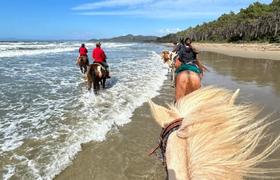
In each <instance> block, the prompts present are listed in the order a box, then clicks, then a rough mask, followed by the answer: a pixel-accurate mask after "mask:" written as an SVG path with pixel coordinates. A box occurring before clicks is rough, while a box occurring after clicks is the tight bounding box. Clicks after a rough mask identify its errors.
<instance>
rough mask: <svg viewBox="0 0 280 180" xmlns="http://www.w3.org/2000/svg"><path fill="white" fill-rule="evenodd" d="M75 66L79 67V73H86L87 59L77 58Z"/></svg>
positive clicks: (83, 57)
mask: <svg viewBox="0 0 280 180" xmlns="http://www.w3.org/2000/svg"><path fill="white" fill-rule="evenodd" d="M77 65H79V67H80V70H81V72H82V73H83V74H85V73H86V72H87V66H88V65H89V61H88V57H87V56H79V57H78V58H77Z"/></svg>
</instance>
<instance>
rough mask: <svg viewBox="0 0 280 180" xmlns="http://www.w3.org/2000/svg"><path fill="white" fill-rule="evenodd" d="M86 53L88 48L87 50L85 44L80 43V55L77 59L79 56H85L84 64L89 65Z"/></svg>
mask: <svg viewBox="0 0 280 180" xmlns="http://www.w3.org/2000/svg"><path fill="white" fill-rule="evenodd" d="M87 53H88V50H87V48H86V46H85V44H81V47H80V49H79V54H80V56H79V57H78V59H79V58H82V59H84V58H83V57H85V59H86V64H87V65H89V61H88V55H87Z"/></svg>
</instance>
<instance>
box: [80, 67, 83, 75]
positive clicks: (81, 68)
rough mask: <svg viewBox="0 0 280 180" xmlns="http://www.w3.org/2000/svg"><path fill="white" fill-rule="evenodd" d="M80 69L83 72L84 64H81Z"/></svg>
mask: <svg viewBox="0 0 280 180" xmlns="http://www.w3.org/2000/svg"><path fill="white" fill-rule="evenodd" d="M80 70H81V72H82V73H83V66H82V65H80Z"/></svg>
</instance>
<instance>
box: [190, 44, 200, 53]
mask: <svg viewBox="0 0 280 180" xmlns="http://www.w3.org/2000/svg"><path fill="white" fill-rule="evenodd" d="M190 48H192V50H193V52H194V53H195V54H198V53H199V50H198V49H197V48H195V47H193V45H190Z"/></svg>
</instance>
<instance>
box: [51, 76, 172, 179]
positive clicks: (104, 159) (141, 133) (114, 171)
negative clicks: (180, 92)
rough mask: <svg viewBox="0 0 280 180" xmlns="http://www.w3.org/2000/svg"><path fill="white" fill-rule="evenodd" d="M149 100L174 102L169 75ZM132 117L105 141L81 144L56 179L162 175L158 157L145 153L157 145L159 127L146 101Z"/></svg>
mask: <svg viewBox="0 0 280 180" xmlns="http://www.w3.org/2000/svg"><path fill="white" fill-rule="evenodd" d="M152 100H153V101H154V102H155V103H158V104H160V105H166V104H170V103H172V102H173V100H174V88H172V87H171V81H170V80H169V79H168V80H166V81H165V82H164V84H163V86H162V89H161V90H160V95H158V96H156V97H155V98H153V99H152ZM131 120H132V121H131V122H130V123H129V124H127V125H124V126H123V127H116V128H115V129H114V130H112V131H111V132H110V133H109V134H108V135H107V139H106V141H104V142H90V143H87V144H83V145H82V151H81V152H80V153H78V155H77V156H76V157H75V159H74V160H73V163H72V165H71V166H69V167H68V168H66V169H65V170H64V171H63V172H62V173H61V174H59V175H58V176H57V177H56V178H55V179H56V180H72V179H73V180H74V179H84V180H89V179H98V180H108V179H114V180H130V179H140V180H141V179H155V180H160V179H164V178H165V177H166V174H165V170H164V167H163V166H162V163H161V161H160V160H159V159H158V158H157V157H155V156H148V151H149V150H151V149H152V148H154V147H155V146H156V145H157V142H158V137H159V135H160V131H161V127H160V126H159V125H157V124H156V123H155V121H154V119H153V118H152V116H151V113H150V109H149V105H148V103H147V102H146V103H144V104H143V105H142V106H140V107H138V108H137V109H136V110H135V111H134V113H133V116H132V117H131Z"/></svg>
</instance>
